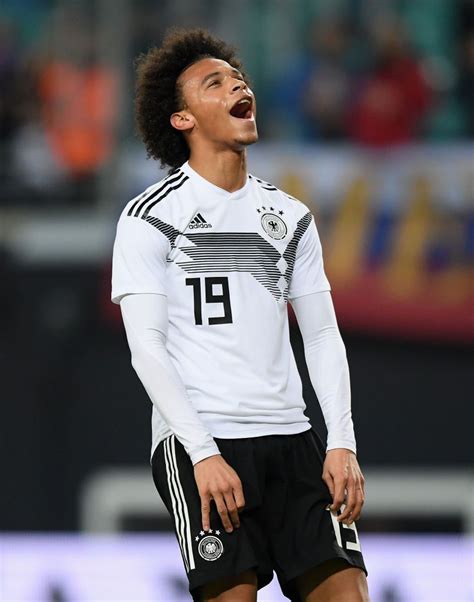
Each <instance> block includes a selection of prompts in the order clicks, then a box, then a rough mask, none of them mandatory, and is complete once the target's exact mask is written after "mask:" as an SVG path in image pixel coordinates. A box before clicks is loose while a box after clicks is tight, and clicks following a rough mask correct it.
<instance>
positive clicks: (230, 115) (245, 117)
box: [171, 58, 258, 150]
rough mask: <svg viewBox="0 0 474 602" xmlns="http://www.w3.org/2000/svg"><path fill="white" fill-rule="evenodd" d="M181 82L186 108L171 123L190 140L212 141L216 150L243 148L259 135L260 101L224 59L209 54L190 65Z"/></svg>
mask: <svg viewBox="0 0 474 602" xmlns="http://www.w3.org/2000/svg"><path fill="white" fill-rule="evenodd" d="M178 85H179V86H180V87H181V92H182V95H183V98H184V102H185V108H184V109H183V110H181V111H178V112H176V113H173V115H172V116H171V124H172V125H173V127H175V128H176V129H179V130H181V131H183V132H184V133H186V134H187V135H188V143H189V144H190V146H191V147H192V145H193V143H194V142H197V141H199V142H200V143H203V142H204V143H209V144H210V145H213V146H214V147H215V148H216V150H218V149H224V148H232V149H235V150H241V149H243V148H244V147H245V146H247V145H249V144H253V143H254V142H256V141H257V139H258V134H257V126H256V123H255V114H256V105H255V97H254V94H253V92H252V90H251V89H250V88H249V87H248V86H247V84H246V83H245V81H244V79H243V76H242V74H241V73H240V72H239V71H238V70H237V69H234V68H233V67H231V65H229V63H226V62H225V61H222V60H220V59H214V58H205V59H202V60H200V61H198V62H197V63H194V64H193V65H191V66H190V67H188V68H187V69H186V70H185V71H184V72H183V73H182V74H181V76H180V77H179V79H178Z"/></svg>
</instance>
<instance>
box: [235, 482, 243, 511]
mask: <svg viewBox="0 0 474 602" xmlns="http://www.w3.org/2000/svg"><path fill="white" fill-rule="evenodd" d="M233 494H234V499H235V503H236V504H237V510H238V511H239V512H240V511H241V510H243V509H244V508H245V497H244V492H243V489H242V483H241V481H240V479H239V481H238V484H236V485H235V486H234V489H233Z"/></svg>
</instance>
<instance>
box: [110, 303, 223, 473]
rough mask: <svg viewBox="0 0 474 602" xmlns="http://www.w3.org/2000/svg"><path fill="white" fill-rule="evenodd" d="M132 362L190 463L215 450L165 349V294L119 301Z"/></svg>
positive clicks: (209, 435) (216, 450) (194, 462)
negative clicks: (188, 457) (184, 450)
mask: <svg viewBox="0 0 474 602" xmlns="http://www.w3.org/2000/svg"><path fill="white" fill-rule="evenodd" d="M120 308H121V311H122V317H123V322H124V326H125V331H126V334H127V340H128V344H129V347H130V352H131V355H132V365H133V368H134V369H135V371H136V373H137V375H138V377H139V378H140V380H141V382H142V384H143V386H144V388H145V390H146V392H147V393H148V395H149V397H150V399H151V401H152V403H153V404H154V405H155V406H156V408H157V410H158V412H159V413H160V415H161V417H162V418H163V420H164V421H165V422H166V423H167V425H168V426H169V428H170V430H171V431H172V432H173V433H174V434H175V435H176V437H177V438H178V440H179V441H180V442H181V443H182V444H183V446H184V448H185V449H186V451H187V453H188V455H189V456H190V458H191V461H192V462H193V464H196V463H197V462H199V461H200V460H203V459H204V458H207V457H209V456H212V455H215V454H218V453H219V449H218V447H217V445H216V443H215V441H214V439H213V438H212V436H211V434H210V433H209V431H208V429H207V428H206V427H205V425H204V424H203V423H202V421H201V419H200V418H199V415H198V413H197V412H196V410H195V409H194V408H193V406H192V404H191V401H190V400H189V398H188V396H187V393H186V389H185V387H184V385H183V383H182V381H181V379H180V377H179V374H178V373H177V371H176V369H175V367H174V365H173V364H172V362H171V360H170V358H169V355H168V351H167V349H166V327H167V309H166V297H164V296H162V295H153V294H139V295H127V296H125V297H123V299H122V300H121V302H120Z"/></svg>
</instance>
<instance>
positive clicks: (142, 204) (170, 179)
mask: <svg viewBox="0 0 474 602" xmlns="http://www.w3.org/2000/svg"><path fill="white" fill-rule="evenodd" d="M183 176H184V173H183V172H182V171H180V172H178V173H177V174H176V175H172V176H168V177H167V178H166V179H165V180H164V182H163V184H162V185H161V186H160V187H159V188H158V189H157V190H154V191H153V192H151V193H150V194H148V195H146V196H145V197H144V198H143V196H142V197H139V198H138V199H137V200H136V201H135V203H134V204H133V205H132V206H131V207H130V209H129V210H128V214H127V215H129V216H130V215H132V214H133V215H134V217H138V216H139V214H140V211H141V210H142V209H143V208H144V207H145V205H146V204H147V203H148V202H149V201H152V200H153V199H154V198H155V197H156V196H158V195H159V194H160V193H161V192H163V190H166V189H167V188H168V186H169V185H170V184H173V183H174V182H177V181H179V180H181V179H182V178H183ZM137 205H138V207H137ZM135 208H136V210H135ZM134 212H135V213H134Z"/></svg>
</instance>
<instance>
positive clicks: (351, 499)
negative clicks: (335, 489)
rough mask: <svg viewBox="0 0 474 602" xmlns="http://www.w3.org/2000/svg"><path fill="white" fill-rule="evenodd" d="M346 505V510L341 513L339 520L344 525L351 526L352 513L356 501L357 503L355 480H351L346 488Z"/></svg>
mask: <svg viewBox="0 0 474 602" xmlns="http://www.w3.org/2000/svg"><path fill="white" fill-rule="evenodd" d="M346 491H347V493H346V503H345V508H344V510H343V511H342V512H341V514H340V516H338V518H337V520H338V521H339V522H340V523H342V522H344V523H346V524H350V517H351V513H352V511H353V510H354V506H355V501H356V491H355V483H354V481H353V480H349V481H348V482H347V486H346Z"/></svg>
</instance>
